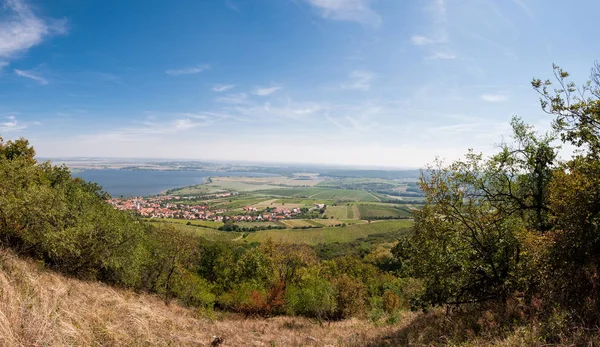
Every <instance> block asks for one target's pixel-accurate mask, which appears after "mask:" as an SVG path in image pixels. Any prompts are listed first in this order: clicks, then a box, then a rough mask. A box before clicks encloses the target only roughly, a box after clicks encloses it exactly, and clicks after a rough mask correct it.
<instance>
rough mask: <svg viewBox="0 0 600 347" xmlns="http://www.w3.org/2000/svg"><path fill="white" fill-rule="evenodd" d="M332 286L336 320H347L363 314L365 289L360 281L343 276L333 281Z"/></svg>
mask: <svg viewBox="0 0 600 347" xmlns="http://www.w3.org/2000/svg"><path fill="white" fill-rule="evenodd" d="M334 286H335V290H336V294H337V295H336V316H337V318H339V319H344V318H349V317H352V316H355V315H358V314H361V313H363V312H364V310H365V299H366V296H367V289H366V287H365V285H364V284H363V283H362V282H361V281H359V280H358V279H356V278H352V277H350V276H348V275H345V274H344V275H342V276H341V277H340V278H338V279H336V280H335V281H334Z"/></svg>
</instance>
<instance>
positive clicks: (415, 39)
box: [410, 35, 435, 46]
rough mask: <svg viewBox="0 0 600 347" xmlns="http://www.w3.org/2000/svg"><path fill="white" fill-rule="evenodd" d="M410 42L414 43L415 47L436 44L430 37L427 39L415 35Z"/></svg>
mask: <svg viewBox="0 0 600 347" xmlns="http://www.w3.org/2000/svg"><path fill="white" fill-rule="evenodd" d="M410 42H412V44H413V45H415V46H426V45H431V44H434V43H435V40H433V39H431V38H429V37H425V36H423V35H413V36H412V37H411V38H410Z"/></svg>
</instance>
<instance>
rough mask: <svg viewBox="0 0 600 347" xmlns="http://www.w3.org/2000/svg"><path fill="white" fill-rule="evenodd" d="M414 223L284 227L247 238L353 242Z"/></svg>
mask: <svg viewBox="0 0 600 347" xmlns="http://www.w3.org/2000/svg"><path fill="white" fill-rule="evenodd" d="M412 225H413V222H412V221H411V220H389V221H375V222H371V223H362V224H353V225H347V226H345V227H326V228H319V229H284V230H261V231H257V232H253V233H249V234H248V236H247V237H246V238H245V240H247V241H248V242H263V241H266V240H267V239H269V238H270V239H272V240H273V241H276V242H284V243H305V244H311V245H316V244H319V243H332V242H340V243H343V242H352V241H354V240H356V239H359V238H364V237H368V236H369V235H372V234H381V233H398V234H400V230H403V229H408V228H410V227H411V226H412Z"/></svg>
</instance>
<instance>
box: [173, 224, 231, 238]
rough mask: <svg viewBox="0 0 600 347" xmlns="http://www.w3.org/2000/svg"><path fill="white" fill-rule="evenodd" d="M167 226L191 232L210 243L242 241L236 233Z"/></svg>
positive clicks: (188, 226) (193, 227) (183, 225)
mask: <svg viewBox="0 0 600 347" xmlns="http://www.w3.org/2000/svg"><path fill="white" fill-rule="evenodd" d="M169 225H172V226H174V227H175V228H177V230H180V231H186V232H191V233H194V234H196V235H198V236H201V237H203V238H205V239H207V240H210V241H233V240H241V239H242V233H238V232H232V231H220V230H215V229H210V228H204V227H195V226H191V225H185V224H179V223H173V224H169Z"/></svg>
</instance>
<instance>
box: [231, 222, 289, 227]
mask: <svg viewBox="0 0 600 347" xmlns="http://www.w3.org/2000/svg"><path fill="white" fill-rule="evenodd" d="M235 224H236V225H239V227H240V228H253V227H257V228H265V227H268V226H271V227H285V225H283V224H282V223H279V222H236V223H235Z"/></svg>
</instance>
